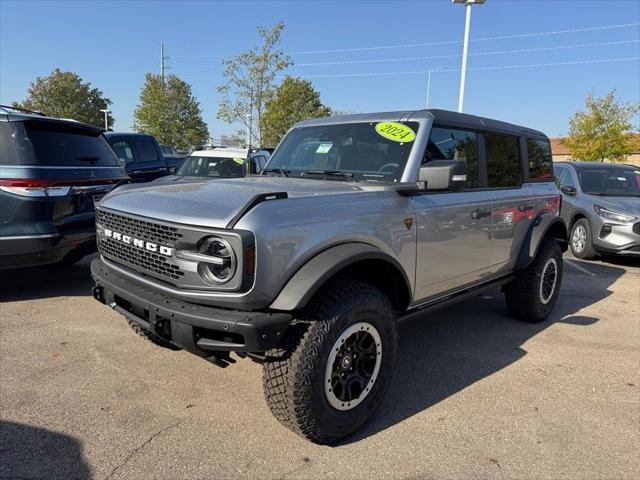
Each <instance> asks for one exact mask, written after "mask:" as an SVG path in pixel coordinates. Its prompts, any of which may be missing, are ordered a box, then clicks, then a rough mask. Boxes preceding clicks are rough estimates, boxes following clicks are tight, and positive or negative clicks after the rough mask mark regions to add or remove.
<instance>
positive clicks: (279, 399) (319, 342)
mask: <svg viewBox="0 0 640 480" xmlns="http://www.w3.org/2000/svg"><path fill="white" fill-rule="evenodd" d="M359 322H367V323H369V324H370V325H372V326H374V327H375V329H376V330H377V332H378V333H379V336H380V339H381V344H382V346H381V350H380V352H381V363H380V368H379V371H378V373H377V377H376V378H375V380H374V382H375V383H373V385H372V386H371V387H370V390H369V391H368V394H365V395H360V396H363V399H362V400H360V402H361V403H359V404H358V405H357V406H354V407H353V408H351V409H350V410H338V409H336V408H334V407H332V406H331V405H330V403H329V400H328V399H327V395H326V393H325V387H324V382H325V368H327V360H328V358H329V356H330V354H331V352H332V349H333V347H335V345H334V343H335V342H336V341H337V340H338V338H339V337H340V336H341V334H342V333H343V332H346V330H347V329H348V328H349V327H350V326H353V325H355V324H357V323H359ZM397 332H398V330H397V321H396V318H395V312H394V310H393V307H392V305H391V303H390V302H389V300H388V299H387V297H386V296H385V295H384V294H383V293H382V292H381V291H380V290H378V289H377V288H374V287H372V286H371V285H368V284H366V283H363V282H360V281H354V280H339V281H336V282H332V283H331V284H329V285H328V286H326V287H324V288H323V289H321V290H320V291H319V293H318V294H316V295H315V297H314V298H313V299H312V300H311V302H310V304H309V306H308V307H307V308H306V309H305V310H304V312H302V314H301V315H300V319H298V320H295V321H294V322H293V323H292V324H291V325H290V326H289V328H288V329H287V331H286V333H285V335H284V337H283V339H282V341H281V342H280V344H279V345H278V346H277V347H276V348H275V349H272V350H269V351H268V352H266V357H267V361H266V363H265V364H264V368H263V377H262V380H263V387H264V395H265V399H266V402H267V405H268V406H269V408H270V410H271V412H272V413H273V415H274V416H275V417H276V418H277V419H278V420H279V421H280V422H281V423H282V424H283V425H284V426H285V427H287V428H288V429H290V430H292V431H293V432H295V433H297V434H298V435H300V436H302V437H303V438H306V439H308V440H311V441H312V442H315V443H320V444H333V443H335V442H337V441H338V440H340V439H342V438H344V437H346V436H348V435H350V434H351V433H353V432H355V431H356V430H358V429H359V428H360V427H361V426H362V425H363V424H364V423H365V422H366V421H367V420H368V419H369V417H370V416H371V415H372V414H373V412H374V411H375V410H376V408H377V407H378V406H379V405H380V403H381V402H382V399H383V397H384V394H385V392H386V390H387V387H388V385H389V383H390V381H391V377H392V375H393V370H394V368H395V363H396V354H397V349H398V333H397ZM343 405H344V404H343Z"/></svg>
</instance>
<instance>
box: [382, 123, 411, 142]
mask: <svg viewBox="0 0 640 480" xmlns="http://www.w3.org/2000/svg"><path fill="white" fill-rule="evenodd" d="M376 132H378V134H379V135H381V136H383V137H384V138H387V139H389V140H393V141H394V142H413V141H414V140H415V138H416V132H414V131H413V130H411V129H410V128H409V127H407V126H406V125H403V124H401V123H398V122H380V123H376Z"/></svg>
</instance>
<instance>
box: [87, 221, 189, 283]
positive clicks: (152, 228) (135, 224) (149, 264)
mask: <svg viewBox="0 0 640 480" xmlns="http://www.w3.org/2000/svg"><path fill="white" fill-rule="evenodd" d="M96 216H97V220H98V223H99V224H100V225H101V226H102V227H104V228H108V229H110V230H113V231H114V232H119V233H121V234H125V235H130V236H132V237H134V238H137V239H140V240H145V241H147V242H153V243H157V244H159V245H164V246H167V247H173V246H174V244H175V242H176V241H177V240H179V239H180V238H182V234H181V233H180V232H179V231H178V229H177V228H176V227H171V226H168V225H160V224H157V223H152V222H147V221H143V220H138V219H136V218H131V217H125V216H122V215H116V214H114V213H109V212H104V211H101V210H98V211H97V212H96ZM98 238H99V247H100V252H101V253H102V254H103V255H105V256H107V257H109V258H111V259H112V260H114V261H116V262H118V263H122V264H124V265H126V266H129V267H133V268H135V269H137V270H144V271H147V272H150V273H155V274H156V275H161V276H163V277H165V278H169V279H171V280H179V279H180V277H182V276H183V275H184V272H182V271H181V270H180V267H179V266H178V265H174V264H173V263H171V258H170V257H167V256H165V255H161V254H159V253H157V252H151V251H148V250H145V249H143V248H139V247H135V246H133V245H128V244H126V243H122V242H121V241H118V240H114V239H112V238H109V237H105V236H103V235H100V236H98Z"/></svg>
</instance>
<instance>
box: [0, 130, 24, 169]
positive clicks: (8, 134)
mask: <svg viewBox="0 0 640 480" xmlns="http://www.w3.org/2000/svg"><path fill="white" fill-rule="evenodd" d="M19 164H20V158H19V157H18V150H17V149H16V142H15V139H14V137H13V128H12V127H11V125H10V124H9V123H8V122H0V165H19Z"/></svg>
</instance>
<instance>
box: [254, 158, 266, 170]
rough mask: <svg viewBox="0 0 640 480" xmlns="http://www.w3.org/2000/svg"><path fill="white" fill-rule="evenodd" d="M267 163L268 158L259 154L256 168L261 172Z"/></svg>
mask: <svg viewBox="0 0 640 480" xmlns="http://www.w3.org/2000/svg"><path fill="white" fill-rule="evenodd" d="M266 164H267V159H266V158H265V157H264V155H257V156H256V168H257V169H258V171H257V172H256V173H260V172H261V171H262V170H263V169H264V167H265V165H266Z"/></svg>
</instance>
